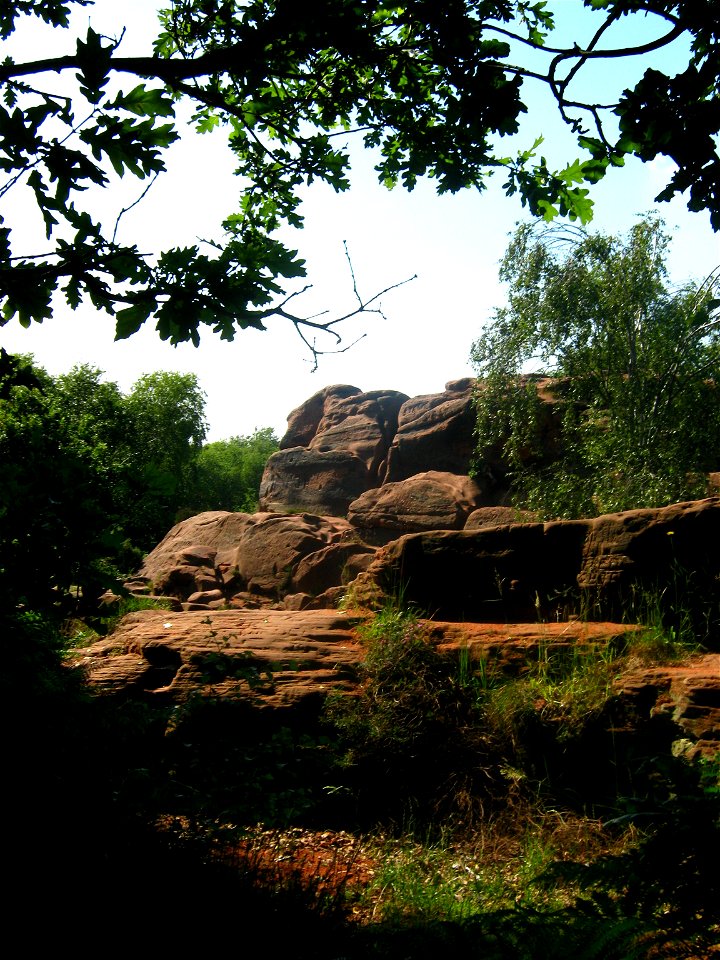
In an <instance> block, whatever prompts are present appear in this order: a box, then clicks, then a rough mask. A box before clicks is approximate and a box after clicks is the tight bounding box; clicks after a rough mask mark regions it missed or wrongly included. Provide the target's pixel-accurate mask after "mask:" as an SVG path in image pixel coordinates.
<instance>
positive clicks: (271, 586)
mask: <svg viewBox="0 0 720 960" xmlns="http://www.w3.org/2000/svg"><path fill="white" fill-rule="evenodd" d="M369 554H370V555H372V554H374V550H373V548H372V547H368V546H366V545H365V544H362V543H360V542H358V538H357V535H356V533H355V531H354V529H353V527H352V526H351V525H350V524H349V523H348V521H347V520H343V519H341V518H340V517H320V516H314V515H310V514H290V515H283V514H273V513H256V514H252V515H250V514H244V513H224V512H220V511H217V512H213V513H203V514H199V515H198V516H197V517H191V518H190V519H189V520H184V521H182V523H179V524H177V525H176V526H175V527H173V529H172V530H171V531H170V532H169V533H168V534H167V536H166V537H165V538H164V539H163V540H162V541H161V543H159V544H158V546H157V547H156V548H155V550H153V551H152V552H151V553H150V554H148V556H147V557H146V559H145V563H144V565H143V567H142V569H141V570H140V572H139V574H138V576H137V577H135V578H134V579H133V581H131V582H130V587H131V589H135V590H136V591H140V590H142V589H143V588H144V589H145V590H146V591H147V590H152V591H153V592H154V593H156V594H158V595H164V596H169V597H173V598H175V599H177V600H180V601H185V602H187V603H191V604H194V605H206V606H210V607H213V606H214V607H219V606H226V605H227V604H228V602H230V603H232V602H233V601H235V602H236V603H237V605H246V604H247V601H248V600H249V599H252V598H253V597H254V598H256V599H259V598H265V599H267V600H268V601H270V600H272V601H279V600H281V598H282V597H284V596H285V595H286V594H291V593H297V592H298V591H303V592H306V593H308V594H310V595H318V594H322V593H324V592H325V591H327V590H328V589H330V588H333V587H337V586H341V585H342V584H343V583H346V582H347V581H348V579H353V577H354V575H355V573H356V572H358V571H359V570H360V569H362V568H363V567H364V566H366V565H367V561H364V560H363V559H362V558H364V557H366V556H367V555H369ZM310 558H313V559H312V560H311V559H310Z"/></svg>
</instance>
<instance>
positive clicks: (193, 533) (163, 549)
mask: <svg viewBox="0 0 720 960" xmlns="http://www.w3.org/2000/svg"><path fill="white" fill-rule="evenodd" d="M253 522H254V519H253V517H252V516H251V515H250V514H247V513H228V512H227V511H224V510H214V511H208V512H206V513H200V514H198V515H197V516H195V517H191V518H190V519H188V520H183V521H182V522H181V523H177V524H175V526H174V527H173V528H172V529H171V530H170V531H169V533H167V534H166V535H165V537H164V538H163V539H162V540H161V541H160V543H159V544H158V545H157V546H156V547H155V549H154V550H152V551H151V553H149V554H148V555H147V557H146V558H145V562H144V563H143V565H142V567H141V568H140V570H139V572H138V574H137V575H136V576H135V577H133V579H132V581H129V582H128V584H127V587H128V589H130V590H131V592H135V593H139V592H142V591H143V590H145V591H147V590H153V591H154V592H155V593H156V594H159V595H165V596H172V597H177V598H178V599H181V600H186V599H187V598H188V597H189V596H190V595H191V594H193V593H198V592H201V591H203V592H204V591H207V590H215V589H219V588H222V582H221V578H220V576H219V574H218V572H217V571H216V565H215V558H216V555H217V553H218V550H222V549H223V548H224V547H228V546H230V545H232V544H234V543H237V542H238V540H239V539H240V536H241V534H242V531H243V530H244V529H245V527H246V526H248V524H251V523H253Z"/></svg>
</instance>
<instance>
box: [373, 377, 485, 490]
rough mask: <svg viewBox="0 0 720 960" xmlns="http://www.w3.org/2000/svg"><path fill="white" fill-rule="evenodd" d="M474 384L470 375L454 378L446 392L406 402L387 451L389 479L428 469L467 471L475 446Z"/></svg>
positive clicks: (402, 478)
mask: <svg viewBox="0 0 720 960" xmlns="http://www.w3.org/2000/svg"><path fill="white" fill-rule="evenodd" d="M473 385H474V381H473V380H471V379H470V378H466V379H464V380H455V381H451V382H450V383H448V384H447V386H446V389H445V392H444V393H433V394H428V395H427V396H420V397H413V398H412V399H411V400H408V401H407V402H406V403H404V404H403V406H402V409H401V410H400V417H399V420H398V429H397V433H396V435H395V438H394V440H393V442H392V446H391V447H390V451H389V454H388V469H387V475H386V480H387V482H390V483H391V482H394V481H397V480H406V479H407V478H408V477H412V476H414V475H415V474H416V473H423V472H425V471H427V470H441V471H447V472H448V473H459V474H463V473H465V474H466V473H468V471H469V469H470V462H471V459H472V455H473V451H474V448H475V442H474V438H473V431H474V429H475V413H474V409H473V405H472V391H473Z"/></svg>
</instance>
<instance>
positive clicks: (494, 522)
mask: <svg viewBox="0 0 720 960" xmlns="http://www.w3.org/2000/svg"><path fill="white" fill-rule="evenodd" d="M509 523H537V517H536V516H535V514H534V513H532V512H531V511H529V510H518V508H517V507H501V506H498V507H478V508H477V510H473V512H472V513H471V514H470V516H469V517H468V518H467V520H466V521H465V527H464V529H465V530H482V528H483V527H500V526H507V525H508V524H509Z"/></svg>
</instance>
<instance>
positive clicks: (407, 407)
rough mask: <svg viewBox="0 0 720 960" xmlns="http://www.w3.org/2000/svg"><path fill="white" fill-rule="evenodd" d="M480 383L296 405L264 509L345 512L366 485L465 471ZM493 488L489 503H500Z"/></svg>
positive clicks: (319, 396) (336, 392) (340, 392)
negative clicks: (430, 473) (475, 389)
mask: <svg viewBox="0 0 720 960" xmlns="http://www.w3.org/2000/svg"><path fill="white" fill-rule="evenodd" d="M473 386H474V381H473V380H472V379H470V378H466V379H464V380H457V381H452V382H450V383H448V384H447V386H446V389H445V391H444V392H442V393H437V394H429V395H427V396H422V397H414V398H412V399H410V398H408V397H407V396H406V395H405V394H404V393H398V392H397V391H394V390H375V391H370V392H368V393H362V392H361V391H360V390H358V388H357V387H352V386H349V385H347V384H342V385H338V386H333V387H326V388H325V389H324V390H321V391H319V392H318V393H316V394H315V395H314V396H312V397H310V399H309V400H307V401H306V402H305V403H304V404H302V405H301V406H300V407H298V408H297V409H296V410H294V411H293V412H292V413H291V414H290V416H289V418H288V430H287V433H286V434H285V436H284V437H283V439H282V440H281V442H280V447H281V449H280V451H279V452H278V453H277V454H275V456H273V457H271V459H270V461H269V462H268V465H267V467H266V471H265V475H264V476H263V482H262V485H261V488H260V505H261V508H262V509H264V510H279V511H288V510H305V511H308V512H313V513H322V514H324V515H330V514H334V515H336V516H345V514H346V513H347V510H348V507H349V505H350V503H351V502H352V501H353V500H355V499H357V498H358V497H359V496H360V495H361V494H362V493H364V492H365V491H367V490H372V489H375V488H376V487H380V486H382V485H383V484H387V483H394V482H397V481H400V480H406V479H408V478H410V477H412V476H414V475H416V474H419V473H427V472H428V471H437V472H446V473H454V474H460V475H463V474H464V475H467V472H468V470H469V467H470V462H471V458H472V454H473V449H474V445H475V441H474V435H473V431H474V426H475V415H474V411H473V405H472V391H473ZM487 486H488V489H487V492H486V496H485V498H484V500H483V503H484V504H490V503H497V502H498V496H500V495H501V494H498V492H497V491H495V490H494V489H490V485H487Z"/></svg>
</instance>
